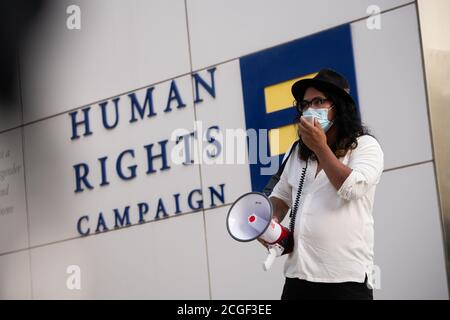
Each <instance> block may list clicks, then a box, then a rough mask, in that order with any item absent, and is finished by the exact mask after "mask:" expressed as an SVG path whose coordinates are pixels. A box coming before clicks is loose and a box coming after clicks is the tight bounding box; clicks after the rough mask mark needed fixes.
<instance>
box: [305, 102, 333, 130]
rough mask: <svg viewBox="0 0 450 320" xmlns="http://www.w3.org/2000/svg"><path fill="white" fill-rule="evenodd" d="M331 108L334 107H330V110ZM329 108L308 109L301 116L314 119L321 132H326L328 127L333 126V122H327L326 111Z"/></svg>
mask: <svg viewBox="0 0 450 320" xmlns="http://www.w3.org/2000/svg"><path fill="white" fill-rule="evenodd" d="M333 107H334V106H332V107H331V108H333ZM331 108H329V109H327V108H320V109H313V108H308V109H307V110H305V111H304V112H303V115H304V116H308V117H314V118H316V119H317V120H318V121H319V124H320V126H321V127H322V129H323V131H325V132H327V131H328V129H330V127H331V126H332V125H333V121H330V120H328V110H330V109H331Z"/></svg>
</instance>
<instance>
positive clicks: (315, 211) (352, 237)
mask: <svg viewBox="0 0 450 320" xmlns="http://www.w3.org/2000/svg"><path fill="white" fill-rule="evenodd" d="M357 140H358V146H357V148H356V149H354V150H350V151H348V152H347V154H346V155H345V157H342V158H339V160H340V161H341V162H342V163H343V164H345V165H346V166H348V167H349V168H351V169H352V172H351V173H350V175H349V176H348V177H347V179H346V180H345V181H344V183H343V184H342V186H341V187H340V189H339V190H336V188H335V187H334V186H333V185H332V184H331V182H330V180H329V179H328V177H327V175H326V173H325V171H324V170H323V169H322V170H321V171H320V172H319V173H318V175H317V177H315V174H316V171H317V165H318V163H317V161H315V160H308V169H307V172H306V176H305V180H304V185H303V191H302V195H301V198H300V203H299V207H298V211H297V217H296V221H295V231H294V238H295V245H294V250H293V252H292V253H291V254H289V256H288V258H287V260H286V263H285V266H284V273H285V276H286V277H289V278H300V279H305V280H308V281H314V282H329V283H338V282H347V281H355V282H364V279H365V276H366V274H367V276H368V286H369V288H373V279H372V268H373V244H374V220H373V216H372V209H373V203H374V197H375V188H376V185H377V184H378V182H379V181H380V177H381V174H382V172H383V167H384V164H383V163H384V160H383V151H382V150H381V147H380V145H379V144H378V142H377V140H376V139H375V138H373V137H372V136H369V135H364V136H361V137H358V138H357ZM298 148H299V147H298V146H297V147H296V150H294V151H293V152H292V155H291V157H290V158H289V160H288V162H287V163H286V167H285V169H284V171H283V174H282V175H281V178H280V181H279V182H278V183H277V185H276V186H275V188H274V189H273V191H272V194H271V195H270V196H271V197H272V196H274V197H277V198H279V199H281V200H283V201H284V202H285V203H286V204H287V205H288V206H289V207H292V205H293V202H294V201H295V198H296V195H297V190H298V185H299V181H300V175H301V171H302V168H304V167H305V161H304V160H301V159H300V157H299V155H298V150H297V149H298ZM286 154H287V153H286Z"/></svg>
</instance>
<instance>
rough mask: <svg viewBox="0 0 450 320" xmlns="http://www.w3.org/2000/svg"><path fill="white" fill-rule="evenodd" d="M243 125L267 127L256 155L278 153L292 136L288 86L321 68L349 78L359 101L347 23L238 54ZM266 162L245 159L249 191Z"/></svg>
mask: <svg viewBox="0 0 450 320" xmlns="http://www.w3.org/2000/svg"><path fill="white" fill-rule="evenodd" d="M240 67H241V79H242V91H243V97H244V109H245V122H246V129H247V130H248V129H255V130H260V129H266V130H268V136H267V141H266V143H265V144H264V143H263V144H261V142H260V143H259V146H258V148H263V146H266V147H265V148H266V149H267V150H259V149H258V154H268V155H270V157H271V158H272V159H275V158H276V157H278V160H279V161H280V162H279V163H281V160H282V157H283V155H284V153H285V152H286V151H287V150H288V149H289V147H290V146H291V144H292V143H293V142H294V141H295V140H296V139H297V131H296V127H295V125H294V121H295V119H296V116H297V111H296V110H295V108H294V107H293V102H294V97H293V96H292V94H291V86H292V84H294V82H296V81H297V80H300V79H302V78H312V77H314V76H315V75H316V73H317V72H318V71H319V70H320V69H322V68H331V69H334V70H336V71H338V72H339V73H341V74H343V75H344V76H345V77H346V78H347V80H348V81H349V84H350V87H351V89H352V90H351V92H352V97H353V99H354V100H355V102H356V103H358V97H357V88H356V76H355V65H354V58H353V49H352V38H351V30H350V25H349V24H346V25H342V26H339V27H336V28H333V29H329V30H326V31H323V32H320V33H317V34H314V35H311V36H308V37H305V38H301V39H298V40H294V41H291V42H288V43H286V44H282V45H279V46H276V47H273V48H270V49H267V50H263V51H260V52H257V53H254V54H251V55H248V56H244V57H242V58H241V59H240ZM268 166H269V165H268V164H262V163H260V162H258V163H256V164H250V175H251V181H252V190H253V191H262V190H263V188H264V186H265V185H266V183H267V181H268V180H269V178H270V175H262V174H261V168H263V167H268Z"/></svg>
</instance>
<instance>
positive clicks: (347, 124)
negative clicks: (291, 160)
mask: <svg viewBox="0 0 450 320" xmlns="http://www.w3.org/2000/svg"><path fill="white" fill-rule="evenodd" d="M317 90H319V91H321V92H322V93H323V94H324V95H325V97H326V98H327V99H330V100H331V101H332V102H333V105H334V109H335V118H334V120H333V127H336V128H335V129H334V130H336V139H335V141H334V142H333V143H332V144H331V145H330V148H331V150H332V151H333V153H334V154H335V155H336V157H338V158H340V157H343V156H345V155H346V154H347V152H348V151H349V150H352V149H355V148H356V147H357V146H358V141H357V138H358V137H360V136H363V135H366V134H368V135H371V136H372V134H371V133H370V132H369V129H368V128H367V127H366V126H364V125H363V123H362V121H361V116H360V114H359V112H358V110H357V109H356V105H355V104H354V103H353V102H351V101H349V100H348V99H344V98H343V97H342V96H341V95H340V94H336V93H334V92H326V91H323V90H322V89H320V88H317ZM294 104H295V106H296V107H297V110H300V109H299V108H298V102H297V101H294ZM302 114H303V110H301V111H299V113H298V114H297V117H296V118H295V123H298V121H299V120H300V117H301V116H302ZM330 130H331V128H330ZM299 137H300V136H299ZM299 156H300V158H301V159H302V160H306V159H309V158H310V157H311V159H316V158H317V157H316V155H315V154H314V152H312V151H311V150H310V149H309V148H308V147H307V146H306V145H305V144H304V142H303V141H302V139H301V137H300V139H299Z"/></svg>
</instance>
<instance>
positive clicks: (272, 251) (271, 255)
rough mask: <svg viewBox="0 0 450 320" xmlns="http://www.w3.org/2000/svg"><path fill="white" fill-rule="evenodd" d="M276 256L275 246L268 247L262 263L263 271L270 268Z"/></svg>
mask: <svg viewBox="0 0 450 320" xmlns="http://www.w3.org/2000/svg"><path fill="white" fill-rule="evenodd" d="M276 257H277V250H276V249H275V248H270V249H269V254H268V255H267V258H266V261H264V263H263V269H264V271H268V270H269V269H270V267H271V266H272V264H273V262H274V261H275V258H276Z"/></svg>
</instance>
